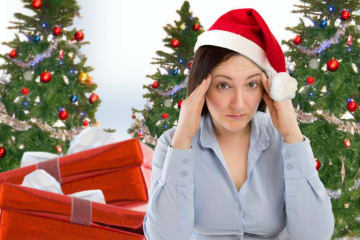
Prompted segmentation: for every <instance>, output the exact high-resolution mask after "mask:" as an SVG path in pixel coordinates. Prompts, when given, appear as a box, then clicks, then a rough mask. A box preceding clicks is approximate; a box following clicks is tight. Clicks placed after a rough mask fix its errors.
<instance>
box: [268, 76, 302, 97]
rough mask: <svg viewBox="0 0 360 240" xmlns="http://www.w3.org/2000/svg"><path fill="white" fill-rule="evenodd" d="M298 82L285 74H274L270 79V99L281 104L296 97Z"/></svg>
mask: <svg viewBox="0 0 360 240" xmlns="http://www.w3.org/2000/svg"><path fill="white" fill-rule="evenodd" d="M297 85H298V82H297V81H296V79H295V78H293V77H291V76H290V75H289V74H288V73H287V72H280V73H277V74H275V76H273V77H272V79H271V87H270V97H271V98H272V99H274V100H275V101H278V102H282V101H286V100H289V99H292V98H294V97H295V95H296V90H297Z"/></svg>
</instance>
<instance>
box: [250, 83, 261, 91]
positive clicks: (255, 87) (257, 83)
mask: <svg viewBox="0 0 360 240" xmlns="http://www.w3.org/2000/svg"><path fill="white" fill-rule="evenodd" d="M252 83H255V84H256V87H250V88H253V89H256V88H257V87H258V86H259V84H258V83H257V82H250V83H249V86H250V85H251V84H252Z"/></svg>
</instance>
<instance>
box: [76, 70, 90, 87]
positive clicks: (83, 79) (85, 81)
mask: <svg viewBox="0 0 360 240" xmlns="http://www.w3.org/2000/svg"><path fill="white" fill-rule="evenodd" d="M89 80H90V77H89V75H88V74H87V73H85V72H80V74H79V81H80V82H81V83H82V84H88V83H89Z"/></svg>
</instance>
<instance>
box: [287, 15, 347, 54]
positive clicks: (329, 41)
mask: <svg viewBox="0 0 360 240" xmlns="http://www.w3.org/2000/svg"><path fill="white" fill-rule="evenodd" d="M349 24H350V23H349V22H347V23H344V24H343V25H341V26H340V28H339V29H338V30H337V31H336V33H335V35H334V36H333V37H331V38H330V39H326V40H324V41H323V42H322V43H320V46H319V47H317V48H314V49H309V48H307V47H305V46H302V45H295V44H294V45H295V47H296V48H298V49H299V50H300V51H301V52H302V53H304V54H306V55H312V56H316V55H318V54H320V53H321V52H322V51H324V50H325V49H328V48H330V47H331V45H333V44H336V43H339V40H340V38H341V37H342V36H344V35H345V33H346V28H347V27H348V26H349Z"/></svg>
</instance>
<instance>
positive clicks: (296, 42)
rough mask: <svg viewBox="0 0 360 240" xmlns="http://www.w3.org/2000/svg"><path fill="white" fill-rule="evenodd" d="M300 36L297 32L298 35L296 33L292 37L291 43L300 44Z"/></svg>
mask: <svg viewBox="0 0 360 240" xmlns="http://www.w3.org/2000/svg"><path fill="white" fill-rule="evenodd" d="M301 42H302V41H301V36H300V35H299V34H298V35H296V37H294V39H293V43H294V44H296V45H299V44H301Z"/></svg>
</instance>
